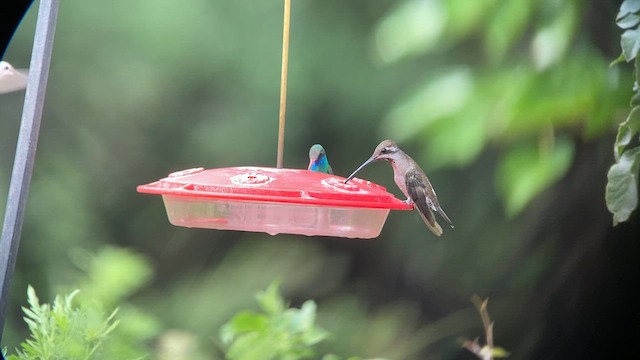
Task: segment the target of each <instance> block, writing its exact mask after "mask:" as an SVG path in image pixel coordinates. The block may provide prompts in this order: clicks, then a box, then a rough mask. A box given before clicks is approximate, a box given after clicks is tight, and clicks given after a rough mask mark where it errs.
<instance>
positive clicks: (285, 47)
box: [277, 0, 291, 169]
mask: <svg viewBox="0 0 640 360" xmlns="http://www.w3.org/2000/svg"><path fill="white" fill-rule="evenodd" d="M290 21H291V0H284V26H283V29H282V74H281V76H280V116H279V118H278V119H279V125H278V160H277V167H278V169H282V167H283V163H284V116H285V113H286V112H287V68H288V65H289V25H290Z"/></svg>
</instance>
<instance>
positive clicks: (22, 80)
mask: <svg viewBox="0 0 640 360" xmlns="http://www.w3.org/2000/svg"><path fill="white" fill-rule="evenodd" d="M26 71H28V70H26V69H18V70H16V69H14V68H13V66H11V64H9V63H8V62H6V61H0V94H4V93H8V92H12V91H18V90H22V89H24V88H25V87H27V75H26V74H25V72H26Z"/></svg>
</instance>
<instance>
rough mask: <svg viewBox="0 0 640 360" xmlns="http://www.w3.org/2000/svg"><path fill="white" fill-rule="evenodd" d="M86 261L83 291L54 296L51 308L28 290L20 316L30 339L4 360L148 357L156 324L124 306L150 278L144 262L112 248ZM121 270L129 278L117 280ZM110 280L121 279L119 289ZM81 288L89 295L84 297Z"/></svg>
mask: <svg viewBox="0 0 640 360" xmlns="http://www.w3.org/2000/svg"><path fill="white" fill-rule="evenodd" d="M80 253H81V254H83V255H86V253H84V252H78V254H76V261H78V259H79V258H80V256H79V254H80ZM85 260H86V262H85V268H84V270H85V272H86V276H85V278H84V280H83V281H80V283H81V284H82V289H83V290H82V292H81V291H80V290H75V291H72V292H71V293H70V294H68V295H66V296H64V297H62V296H56V297H55V299H54V301H53V303H52V304H51V305H50V304H46V303H45V304H40V300H39V299H38V297H37V296H36V292H35V290H34V289H33V288H32V287H31V286H29V288H28V290H27V301H28V304H29V307H28V308H23V311H24V313H25V317H24V321H25V322H26V323H27V326H28V328H29V332H30V338H29V339H27V340H25V341H24V342H22V343H21V344H20V348H19V349H17V350H16V354H15V355H11V356H9V357H8V359H13V360H27V359H34V360H35V359H38V360H47V359H51V360H54V359H60V360H76V359H97V360H99V359H140V358H143V357H145V356H146V355H147V354H148V349H146V347H145V346H144V342H145V341H147V340H149V339H150V338H151V337H153V336H155V335H156V334H157V333H158V331H159V326H158V324H157V321H156V320H155V319H154V318H152V317H150V316H149V315H148V314H145V313H143V312H142V311H140V310H137V309H135V308H133V307H132V306H131V305H129V304H127V303H126V302H124V298H126V297H127V296H129V295H130V294H131V293H133V292H134V291H136V290H138V289H139V288H140V286H141V285H142V284H143V283H144V282H146V281H147V280H148V278H149V277H150V274H151V268H150V266H149V265H148V264H147V261H146V260H145V259H144V258H143V257H141V256H140V255H137V254H135V253H133V252H131V251H129V250H125V249H116V248H112V247H107V248H104V249H103V250H101V251H99V252H98V253H97V254H96V255H95V256H87V257H86V258H85ZM121 271H125V272H126V273H127V275H128V279H126V280H124V279H122V278H120V277H119V276H118V274H120V273H121ZM113 279H120V280H121V284H120V285H118V284H117V283H114V282H113V281H112V280H113ZM85 288H86V289H88V292H87V293H86V294H83V292H84V291H85V290H84V289H85ZM98 289H100V290H98ZM104 289H110V290H111V291H110V292H107V291H104ZM116 306H118V307H117V308H116ZM114 308H115V310H114ZM107 309H109V310H107Z"/></svg>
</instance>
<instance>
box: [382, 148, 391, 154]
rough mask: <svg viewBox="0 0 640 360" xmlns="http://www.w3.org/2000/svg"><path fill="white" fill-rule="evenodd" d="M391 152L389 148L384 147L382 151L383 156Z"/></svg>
mask: <svg viewBox="0 0 640 360" xmlns="http://www.w3.org/2000/svg"><path fill="white" fill-rule="evenodd" d="M390 152H391V148H389V147H383V148H382V150H380V153H381V154H389V153H390Z"/></svg>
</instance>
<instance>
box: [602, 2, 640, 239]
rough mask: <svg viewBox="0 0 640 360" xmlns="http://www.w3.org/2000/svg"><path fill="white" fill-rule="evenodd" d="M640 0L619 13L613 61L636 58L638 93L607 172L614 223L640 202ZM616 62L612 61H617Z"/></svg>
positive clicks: (609, 199) (619, 136) (619, 135)
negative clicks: (617, 48) (618, 49)
mask: <svg viewBox="0 0 640 360" xmlns="http://www.w3.org/2000/svg"><path fill="white" fill-rule="evenodd" d="M639 11H640V0H625V1H624V2H623V3H622V5H621V6H620V11H619V12H618V15H617V16H616V22H617V24H618V26H619V27H620V28H622V29H624V30H625V31H624V33H623V34H622V36H621V39H620V46H621V47H622V54H621V55H620V57H618V59H616V60H615V61H614V62H613V64H616V63H619V62H622V61H626V62H631V61H634V66H635V70H634V83H633V91H634V92H635V95H634V96H633V97H632V98H631V104H630V105H631V112H630V113H629V116H627V119H626V120H625V121H624V122H622V123H621V124H620V126H619V127H618V135H617V136H616V141H615V144H614V148H613V153H614V156H615V164H613V165H612V166H611V168H610V169H609V173H608V174H607V187H606V190H605V199H606V202H607V208H608V209H609V211H610V212H611V213H612V214H613V225H614V226H615V225H617V224H618V223H620V222H624V221H627V219H629V216H630V215H631V213H632V212H633V211H634V210H635V209H636V207H637V206H638V172H639V170H640V146H638V144H637V142H636V143H633V140H634V139H636V138H637V135H638V132H639V131H640V85H639V84H640V59H639V58H638V51H639V50H640V25H639V23H640V16H639V15H638V12H639ZM613 64H612V65H613Z"/></svg>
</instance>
